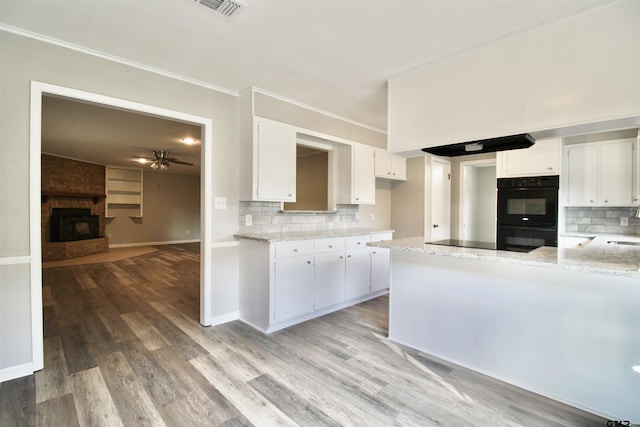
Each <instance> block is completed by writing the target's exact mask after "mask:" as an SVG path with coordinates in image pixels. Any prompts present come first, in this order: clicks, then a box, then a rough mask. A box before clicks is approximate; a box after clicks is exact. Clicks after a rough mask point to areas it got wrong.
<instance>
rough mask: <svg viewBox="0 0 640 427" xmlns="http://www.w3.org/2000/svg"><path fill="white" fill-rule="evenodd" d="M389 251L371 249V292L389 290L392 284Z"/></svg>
mask: <svg viewBox="0 0 640 427" xmlns="http://www.w3.org/2000/svg"><path fill="white" fill-rule="evenodd" d="M390 267H391V260H390V254H389V249H385V248H371V292H377V291H381V290H383V289H389V284H390V282H391V269H390Z"/></svg>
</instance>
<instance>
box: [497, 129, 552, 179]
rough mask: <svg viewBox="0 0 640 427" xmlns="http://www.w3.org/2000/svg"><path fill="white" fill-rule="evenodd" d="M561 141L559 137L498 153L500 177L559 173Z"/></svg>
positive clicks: (498, 172)
mask: <svg viewBox="0 0 640 427" xmlns="http://www.w3.org/2000/svg"><path fill="white" fill-rule="evenodd" d="M560 153H561V142H560V139H559V138H552V139H543V140H539V141H536V143H535V144H533V145H532V146H531V147H529V148H523V149H520V150H508V151H500V152H498V153H496V171H497V174H498V178H513V177H520V176H539V175H559V174H560V163H561V162H560V157H561V156H560Z"/></svg>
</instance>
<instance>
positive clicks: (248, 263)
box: [240, 233, 391, 333]
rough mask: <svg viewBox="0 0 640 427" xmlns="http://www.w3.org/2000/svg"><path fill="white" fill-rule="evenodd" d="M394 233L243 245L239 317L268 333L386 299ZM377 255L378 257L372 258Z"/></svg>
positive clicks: (242, 243)
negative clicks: (379, 244) (385, 244)
mask: <svg viewBox="0 0 640 427" xmlns="http://www.w3.org/2000/svg"><path fill="white" fill-rule="evenodd" d="M372 239H373V240H388V239H391V233H380V234H379V235H377V234H374V235H361V236H350V237H342V238H328V239H314V240H300V241H286V242H275V243H267V242H262V241H256V240H251V239H242V240H241V241H240V319H241V320H243V321H244V322H245V323H248V324H250V325H251V326H253V327H255V328H256V329H259V330H261V331H263V332H265V333H270V332H273V331H277V330H279V329H282V328H285V327H287V326H291V325H294V324H296V323H299V322H302V321H305V320H308V319H311V318H313V317H317V316H321V315H324V314H327V313H330V312H332V311H335V310H339V309H341V308H344V307H347V306H349V305H353V304H357V303H359V302H362V301H365V300H367V299H369V298H373V297H376V296H379V295H382V294H384V293H386V292H387V290H388V288H389V280H390V279H389V273H390V272H389V252H388V251H387V252H384V250H381V249H379V248H371V247H369V246H367V243H368V242H370V241H371V240H372ZM374 252H375V257H374V256H373V254H374Z"/></svg>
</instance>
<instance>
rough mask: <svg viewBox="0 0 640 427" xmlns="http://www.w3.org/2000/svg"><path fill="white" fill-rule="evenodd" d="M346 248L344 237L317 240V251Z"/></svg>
mask: <svg viewBox="0 0 640 427" xmlns="http://www.w3.org/2000/svg"><path fill="white" fill-rule="evenodd" d="M343 250H344V238H343V237H336V238H331V239H318V240H316V241H315V251H316V253H322V252H335V251H343Z"/></svg>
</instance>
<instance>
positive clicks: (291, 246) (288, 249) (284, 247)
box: [276, 240, 313, 258]
mask: <svg viewBox="0 0 640 427" xmlns="http://www.w3.org/2000/svg"><path fill="white" fill-rule="evenodd" d="M311 254H313V240H295V241H292V242H280V243H276V258H288V257H292V256H299V255H311Z"/></svg>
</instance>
